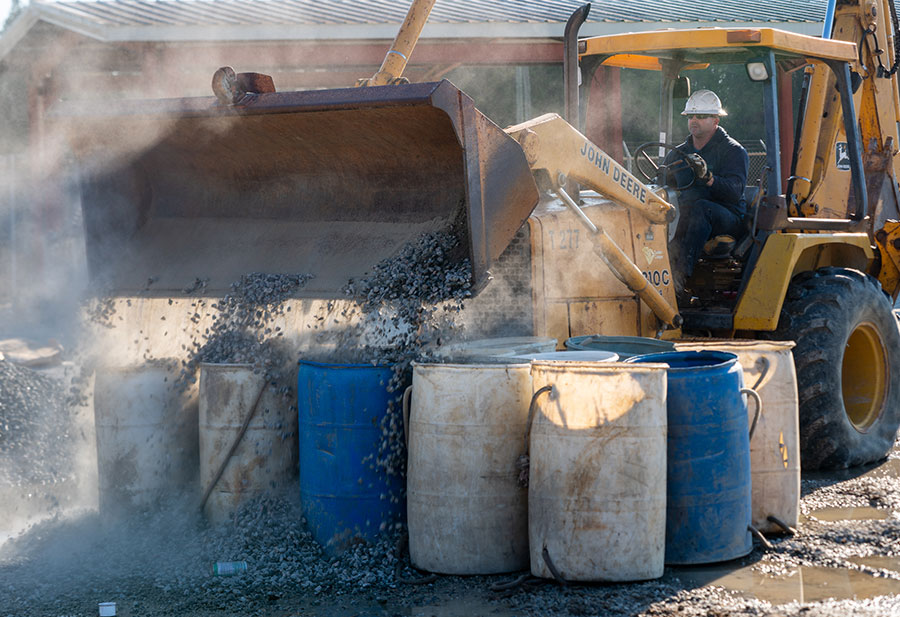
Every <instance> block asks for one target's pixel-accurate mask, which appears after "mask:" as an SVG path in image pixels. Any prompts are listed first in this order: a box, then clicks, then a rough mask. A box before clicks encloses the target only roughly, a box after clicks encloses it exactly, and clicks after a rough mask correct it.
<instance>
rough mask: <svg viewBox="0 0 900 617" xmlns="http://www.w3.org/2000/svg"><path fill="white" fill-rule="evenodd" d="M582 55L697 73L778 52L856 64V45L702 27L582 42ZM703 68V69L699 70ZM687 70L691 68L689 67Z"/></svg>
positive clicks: (630, 65) (785, 34)
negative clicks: (667, 64)
mask: <svg viewBox="0 0 900 617" xmlns="http://www.w3.org/2000/svg"><path fill="white" fill-rule="evenodd" d="M578 44H579V46H578V55H579V57H581V58H584V57H589V56H606V59H605V60H604V61H603V64H604V65H605V66H619V67H623V68H641V69H650V70H653V69H655V70H659V69H660V68H661V65H660V60H679V61H681V62H684V63H686V64H688V65H694V66H695V67H696V68H700V66H706V65H708V64H710V63H715V64H731V63H735V64H739V63H745V62H748V61H749V60H752V59H754V58H757V57H759V55H760V53H761V52H764V51H773V52H774V53H775V59H776V60H787V59H805V60H815V59H818V60H838V61H844V62H854V61H856V59H857V57H856V45H855V44H854V43H849V42H846V41H835V40H832V39H822V38H819V37H815V36H807V35H805V34H795V33H793V32H786V31H784V30H776V29H775V28H749V29H748V28H699V29H691V30H654V31H651V32H636V33H628V34H612V35H608V36H596V37H591V38H586V39H582V40H580V41H579V42H578ZM697 65H700V66H697ZM687 68H690V66H689V67H687Z"/></svg>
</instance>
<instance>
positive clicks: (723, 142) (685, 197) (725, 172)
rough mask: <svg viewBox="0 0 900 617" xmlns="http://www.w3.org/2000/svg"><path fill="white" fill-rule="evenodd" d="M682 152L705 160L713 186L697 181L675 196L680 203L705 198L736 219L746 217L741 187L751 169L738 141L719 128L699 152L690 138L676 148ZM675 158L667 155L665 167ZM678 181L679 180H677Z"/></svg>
mask: <svg viewBox="0 0 900 617" xmlns="http://www.w3.org/2000/svg"><path fill="white" fill-rule="evenodd" d="M676 148H678V149H679V150H681V151H682V152H687V153H694V152H696V153H697V154H699V155H700V156H702V157H703V160H704V161H706V166H707V168H708V169H709V171H711V172H712V174H713V183H712V186H706V184H701V183H700V182H699V181H697V182H696V183H694V186H692V187H690V188H689V189H686V190H685V191H682V193H681V195H680V196H679V197H678V200H679V202H680V203H693V202H695V201H698V200H700V199H708V200H710V201H714V202H716V203H719V204H722V205H723V206H725V207H726V208H728V209H729V210H731V211H732V212H734V213H735V214H737V215H738V216H744V214H746V210H747V207H746V205H745V204H744V203H743V202H742V197H743V195H744V185H746V184H747V173H748V172H749V169H750V157H749V156H747V151H746V150H745V149H744V147H743V146H742V145H741V144H739V143H738V142H737V141H735V140H734V139H732V138H731V137H729V136H728V133H726V132H725V129H723V128H722V127H721V126H720V127H717V128H716V132H715V133H714V134H713V136H712V138H711V139H710V140H709V142H707V144H706V145H705V146H703V148H702V149H700V150H697V149H696V148H694V138H693V136H692V135H691V136H688V138H687V141H685V142H684V143H682V144H679V145H678V146H676ZM676 157H677V155H676V154H673V153H671V152H670V153H669V155H668V156H667V157H666V162H667V164H672V163H674V162H675V161H676V160H677V159H676ZM679 179H681V178H679Z"/></svg>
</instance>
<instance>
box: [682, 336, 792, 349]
mask: <svg viewBox="0 0 900 617" xmlns="http://www.w3.org/2000/svg"><path fill="white" fill-rule="evenodd" d="M672 342H673V343H675V349H676V350H678V351H690V350H700V349H712V350H717V351H723V350H724V351H728V350H729V349H739V350H744V349H748V350H749V349H759V350H766V349H769V350H782V349H793V348H794V347H795V346H796V345H797V344H796V343H795V342H794V341H769V340H761V339H727V338H687V339H678V340H675V341H672Z"/></svg>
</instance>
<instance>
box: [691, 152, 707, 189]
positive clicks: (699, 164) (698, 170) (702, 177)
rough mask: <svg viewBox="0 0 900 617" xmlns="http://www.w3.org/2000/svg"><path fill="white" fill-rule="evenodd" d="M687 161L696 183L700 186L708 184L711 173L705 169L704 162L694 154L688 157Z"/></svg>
mask: <svg viewBox="0 0 900 617" xmlns="http://www.w3.org/2000/svg"><path fill="white" fill-rule="evenodd" d="M687 161H688V165H690V166H691V170H693V172H694V175H695V176H696V177H697V182H699V183H702V184H706V183H707V182H709V179H710V178H712V172H711V171H709V169H708V168H707V167H706V161H704V160H703V157H702V156H700V155H699V154H697V153H696V152H695V153H693V154H689V155H688V157H687Z"/></svg>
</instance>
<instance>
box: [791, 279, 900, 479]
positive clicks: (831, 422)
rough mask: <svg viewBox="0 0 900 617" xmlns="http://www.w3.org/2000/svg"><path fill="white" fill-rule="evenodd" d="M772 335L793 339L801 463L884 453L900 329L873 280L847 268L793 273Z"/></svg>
mask: <svg viewBox="0 0 900 617" xmlns="http://www.w3.org/2000/svg"><path fill="white" fill-rule="evenodd" d="M774 337H775V338H779V339H782V340H793V341H796V343H797V346H796V347H795V348H794V364H795V366H796V368H797V386H798V394H799V399H800V410H799V412H800V460H801V464H802V466H803V469H807V470H812V469H843V468H846V467H853V466H856V465H862V464H865V463H871V462H873V461H877V460H880V459H882V458H884V457H885V456H886V455H887V454H888V452H890V450H891V447H892V446H893V444H894V438H895V436H896V434H897V427H898V426H900V331H898V327H897V320H896V319H895V318H894V315H893V314H892V312H891V303H890V300H889V299H888V297H887V296H886V295H885V294H884V293H883V292H882V291H881V285H880V284H879V282H878V281H877V280H876V279H874V278H872V277H870V276H867V275H866V274H864V273H862V272H859V271H858V270H851V269H847V268H822V269H820V270H816V271H815V272H805V273H803V274H800V275H798V276H797V277H796V278H795V279H794V280H793V281H792V282H791V286H790V288H789V289H788V294H787V298H786V300H785V302H784V307H783V308H782V311H781V316H780V318H779V322H778V329H777V330H776V331H775V333H774Z"/></svg>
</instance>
